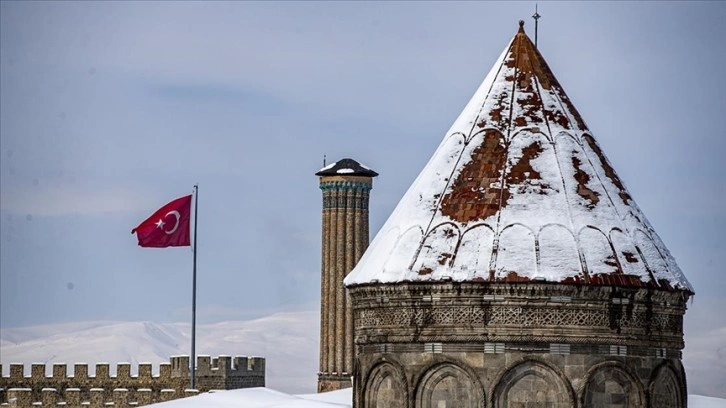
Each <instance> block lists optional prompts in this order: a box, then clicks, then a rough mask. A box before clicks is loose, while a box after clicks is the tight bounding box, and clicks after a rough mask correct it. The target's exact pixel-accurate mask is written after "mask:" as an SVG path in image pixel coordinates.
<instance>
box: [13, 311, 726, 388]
mask: <svg viewBox="0 0 726 408" xmlns="http://www.w3.org/2000/svg"><path fill="white" fill-rule="evenodd" d="M319 319H320V316H319V314H318V312H317V311H300V312H280V313H275V314H271V315H269V316H265V317H262V318H258V319H253V320H246V321H226V322H219V323H212V324H201V325H198V326H197V354H200V355H202V354H206V355H211V356H218V355H232V356H234V355H247V356H262V357H265V358H266V359H267V361H266V367H267V375H266V383H267V386H268V387H270V388H272V389H276V390H280V391H284V392H287V393H291V394H301V393H311V392H314V391H315V383H316V373H317V371H318V352H319V351H318V336H319ZM189 333H190V328H189V324H188V323H151V322H112V321H97V322H81V323H66V324H52V325H43V326H31V327H21V328H8V329H2V330H1V331H0V363H2V365H3V368H2V369H3V374H4V375H7V374H8V372H9V369H10V367H9V364H10V363H15V362H17V363H24V364H26V370H27V372H28V373H29V371H30V366H29V365H30V364H31V363H37V362H40V363H46V364H47V366H46V370H47V371H48V374H50V373H51V369H52V366H51V365H52V364H53V363H68V364H69V365H70V364H73V363H76V362H85V363H88V364H89V365H90V366H89V371H90V372H91V373H93V371H94V368H95V367H94V364H95V363H97V362H108V363H110V364H111V373H112V374H114V373H115V369H116V367H115V363H117V362H129V363H131V364H132V371H133V370H135V369H136V367H137V365H138V363H139V362H151V363H153V364H154V372H155V373H156V372H158V369H159V366H158V365H159V363H162V362H168V361H169V356H172V355H179V354H189V351H190V350H189V348H190V340H189V336H190V335H189ZM686 344H687V347H686V349H685V350H684V352H683V357H684V364H685V366H686V371H687V374H688V391H689V393H691V394H699V395H708V396H712V397H719V398H726V327H722V328H720V329H715V330H710V331H709V330H705V331H692V332H691V333H688V334H687V335H686ZM69 371H70V372H72V366H71V367H69Z"/></svg>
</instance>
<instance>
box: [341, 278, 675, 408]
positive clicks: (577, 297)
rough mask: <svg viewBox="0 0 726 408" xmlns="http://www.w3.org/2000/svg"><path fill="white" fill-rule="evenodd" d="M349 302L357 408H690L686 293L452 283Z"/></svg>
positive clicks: (386, 288)
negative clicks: (685, 339) (685, 364)
mask: <svg viewBox="0 0 726 408" xmlns="http://www.w3.org/2000/svg"><path fill="white" fill-rule="evenodd" d="M349 295H350V297H351V300H352V302H353V305H354V306H353V307H354V310H353V315H354V317H355V319H354V320H355V330H356V331H355V342H356V350H357V370H356V378H360V379H361V381H360V382H356V384H355V387H356V388H355V389H354V406H355V407H366V408H369V407H370V408H372V407H381V406H391V407H396V406H405V407H408V408H418V407H430V406H434V407H437V406H446V407H454V406H456V407H469V406H471V407H481V408H494V407H529V406H532V407H535V406H536V407H540V406H541V407H553V408H565V407H567V408H571V407H582V408H585V407H603V406H607V407H633V408H646V407H679V408H680V407H685V400H684V398H683V396H684V395H687V393H686V383H685V380H684V378H685V374H684V371H683V367H682V365H681V361H680V359H681V349H682V348H683V328H682V318H683V314H684V313H685V310H686V302H687V300H688V294H687V293H684V292H680V291H673V292H666V291H655V290H652V289H646V288H640V289H636V288H617V287H603V286H581V285H567V284H552V283H539V284H537V283H521V284H516V283H488V282H487V283H473V282H469V283H457V282H446V283H395V284H369V285H359V286H353V287H351V288H349ZM577 316H580V317H579V318H576V317H577ZM659 316H660V317H659ZM479 392H480V393H479ZM477 393H479V394H477ZM404 396H407V397H405V398H406V401H405V402H402V401H401V398H402V397H404Z"/></svg>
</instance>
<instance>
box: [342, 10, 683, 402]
mask: <svg viewBox="0 0 726 408" xmlns="http://www.w3.org/2000/svg"><path fill="white" fill-rule="evenodd" d="M665 119H666V120H667V118H665ZM633 136H637V135H633ZM633 159H634V160H640V161H641V162H643V165H647V163H646V161H647V157H634V158H633ZM345 284H346V286H347V288H348V295H349V297H350V299H351V302H352V307H353V316H354V328H355V336H354V339H355V344H356V361H355V368H354V390H353V406H354V407H366V408H373V407H388V408H396V407H401V408H404V407H406V408H418V407H422V408H423V407H426V408H428V407H464V408H474V407H476V408H506V407H535V406H536V407H551V408H573V407H575V408H586V407H609V408H615V407H622V408H625V407H629V408H645V407H650V408H682V407H685V406H686V403H687V402H686V397H687V391H686V378H685V371H684V369H683V365H682V364H681V350H682V349H683V347H684V343H683V316H684V314H685V311H686V303H687V300H688V299H689V297H690V296H692V295H693V288H692V287H691V285H690V284H689V283H688V281H687V279H686V278H685V276H684V274H683V272H682V271H681V269H680V268H679V267H678V265H677V264H676V262H675V260H674V259H673V257H672V256H671V254H670V252H668V249H667V248H666V247H665V245H664V244H663V242H662V241H661V239H660V238H659V237H658V235H657V234H656V232H655V231H654V230H653V227H652V226H651V225H650V223H649V222H648V220H647V219H646V217H645V215H644V214H643V213H642V212H641V211H640V209H639V208H638V206H637V205H636V204H635V201H634V200H633V198H632V196H631V195H630V193H629V192H628V191H627V189H626V188H625V185H624V184H623V182H622V181H621V180H620V178H619V177H618V175H617V174H616V172H615V170H614V169H613V167H612V165H611V164H610V163H609V162H608V160H607V158H606V157H605V154H604V153H603V151H602V149H601V148H600V147H599V145H598V144H597V142H596V141H595V139H594V137H593V135H592V132H591V131H590V130H589V129H588V128H587V126H586V124H585V122H584V121H583V119H582V117H581V116H580V114H579V113H578V112H577V110H576V109H575V107H574V106H573V104H572V102H571V101H570V99H569V98H568V97H567V95H566V94H565V92H564V90H563V88H562V86H561V85H560V84H559V83H558V81H557V79H556V78H555V76H554V74H553V73H552V71H551V70H550V68H549V67H548V65H547V63H546V62H545V60H544V58H543V57H542V55H541V54H540V53H539V52H538V50H537V49H536V48H535V46H534V44H532V42H531V41H530V39H529V37H527V35H526V34H525V32H524V29H523V23H522V22H520V28H519V31H518V32H517V34H516V35H515V36H514V38H513V39H512V41H511V42H510V43H509V45H508V46H507V48H505V50H504V52H503V53H502V54H501V57H500V58H499V60H498V61H497V62H496V64H495V65H494V67H493V68H492V70H491V71H490V72H489V74H488V75H487V76H486V78H485V79H484V81H483V83H482V84H481V86H480V87H479V88H478V90H477V91H476V92H475V93H474V96H473V97H472V99H471V101H470V102H469V103H468V104H467V105H466V107H465V108H464V111H463V112H462V113H461V115H459V117H458V119H456V121H455V122H454V124H453V125H452V127H451V129H450V130H449V131H448V132H447V133H446V134H445V136H444V138H443V141H442V142H441V144H440V146H439V148H438V149H437V150H436V151H435V153H434V155H433V157H432V158H431V160H429V162H428V164H427V165H426V167H425V168H424V169H423V170H422V171H421V173H420V174H419V176H418V177H417V178H416V180H415V181H414V182H413V184H412V185H411V187H410V188H409V189H408V191H407V192H406V194H405V195H404V196H403V198H402V199H401V201H400V202H399V204H398V206H397V207H396V209H395V210H394V211H393V213H392V214H391V216H390V217H389V219H388V221H386V223H385V224H384V225H383V227H382V228H381V230H380V231H379V233H378V234H377V235H376V237H375V238H374V239H373V242H372V243H371V246H370V247H369V248H368V250H367V251H366V252H365V254H364V255H363V257H362V258H361V260H360V262H359V263H358V265H357V266H356V267H355V269H354V270H353V271H352V272H351V273H350V274H349V275H348V277H347V278H346V279H345Z"/></svg>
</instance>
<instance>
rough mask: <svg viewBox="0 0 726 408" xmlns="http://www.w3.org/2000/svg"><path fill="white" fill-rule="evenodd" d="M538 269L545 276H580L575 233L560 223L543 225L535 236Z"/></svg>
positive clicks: (581, 270) (581, 273)
mask: <svg viewBox="0 0 726 408" xmlns="http://www.w3.org/2000/svg"><path fill="white" fill-rule="evenodd" d="M535 242H536V245H537V248H538V250H539V256H538V259H539V270H540V271H541V273H542V274H543V275H545V276H554V275H555V274H556V275H558V276H582V275H583V270H584V268H583V267H582V263H581V262H580V253H579V250H578V249H577V241H576V240H575V235H574V234H573V233H572V231H570V229H569V228H567V226H565V225H562V224H545V225H543V226H542V227H541V228H540V230H539V232H538V233H537V237H536V241H535Z"/></svg>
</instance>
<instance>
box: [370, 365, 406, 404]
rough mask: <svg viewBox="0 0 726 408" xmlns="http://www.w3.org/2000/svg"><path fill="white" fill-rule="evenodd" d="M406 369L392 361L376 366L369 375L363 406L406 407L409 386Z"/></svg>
mask: <svg viewBox="0 0 726 408" xmlns="http://www.w3.org/2000/svg"><path fill="white" fill-rule="evenodd" d="M406 384H408V382H407V381H406V375H405V374H404V370H403V369H401V368H400V367H397V366H396V365H394V364H392V363H391V362H387V361H384V362H381V363H379V364H378V365H376V366H374V367H373V369H371V371H370V372H369V374H368V376H367V381H366V383H365V388H364V389H363V392H362V393H361V394H362V396H363V401H362V404H361V405H359V406H361V407H363V408H406V407H407V406H408V400H409V397H408V388H407V386H406Z"/></svg>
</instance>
